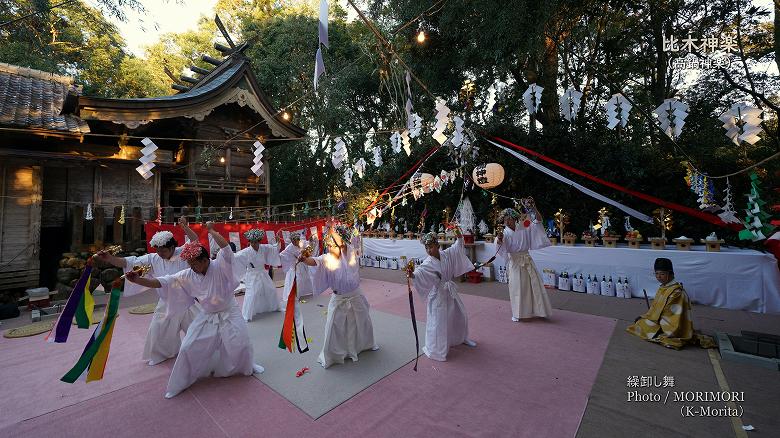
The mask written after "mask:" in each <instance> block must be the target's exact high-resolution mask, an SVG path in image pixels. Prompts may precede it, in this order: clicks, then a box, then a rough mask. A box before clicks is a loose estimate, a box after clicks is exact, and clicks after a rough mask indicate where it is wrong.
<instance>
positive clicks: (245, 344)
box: [158, 246, 254, 395]
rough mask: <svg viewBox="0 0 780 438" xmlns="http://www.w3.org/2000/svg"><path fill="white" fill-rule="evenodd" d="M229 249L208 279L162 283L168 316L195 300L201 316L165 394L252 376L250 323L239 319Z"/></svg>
mask: <svg viewBox="0 0 780 438" xmlns="http://www.w3.org/2000/svg"><path fill="white" fill-rule="evenodd" d="M233 257H234V255H233V251H232V250H231V249H230V247H229V246H226V247H225V248H222V249H220V250H219V252H218V253H217V258H216V260H212V261H211V262H210V263H209V266H208V269H207V270H206V274H205V275H201V274H198V273H196V272H195V271H193V270H192V269H187V270H185V271H181V272H179V273H177V274H174V275H168V276H165V277H160V278H158V280H159V281H160V283H161V284H162V287H161V288H160V289H158V292H159V293H160V296H163V297H166V299H167V301H168V313H172V314H176V313H178V312H180V311H183V310H185V309H186V308H187V303H188V302H189V303H191V302H194V301H195V300H197V301H198V302H199V303H200V306H201V308H202V309H203V311H202V312H201V313H200V314H199V315H198V316H196V317H195V320H194V321H193V322H192V324H191V325H190V328H189V330H187V334H186V335H185V336H184V339H183V340H182V344H181V350H180V351H179V356H178V357H177V358H176V362H175V363H174V364H173V371H172V372H171V377H170V379H169V380H168V389H167V391H166V393H169V394H173V395H175V394H178V393H180V392H181V391H184V390H185V389H187V388H188V387H189V386H190V385H192V384H193V383H195V381H196V380H197V379H199V378H201V377H206V376H208V375H209V374H211V373H212V372H213V373H214V376H215V377H227V376H231V375H235V374H242V375H246V376H249V375H252V365H253V360H254V359H253V357H254V351H253V349H252V344H250V343H249V332H248V330H247V324H246V321H244V319H243V318H242V317H241V312H240V311H239V309H238V303H237V302H236V299H235V297H234V296H233V291H235V290H236V287H237V286H238V280H236V278H235V275H234V273H233V261H234V259H233Z"/></svg>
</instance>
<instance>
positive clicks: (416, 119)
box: [409, 113, 422, 138]
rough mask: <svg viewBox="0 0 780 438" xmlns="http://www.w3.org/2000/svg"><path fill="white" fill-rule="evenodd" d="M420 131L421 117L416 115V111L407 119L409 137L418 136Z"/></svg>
mask: <svg viewBox="0 0 780 438" xmlns="http://www.w3.org/2000/svg"><path fill="white" fill-rule="evenodd" d="M420 131H422V117H420V116H418V115H417V114H416V113H412V116H411V119H410V121H409V137H412V138H417V137H419V136H420Z"/></svg>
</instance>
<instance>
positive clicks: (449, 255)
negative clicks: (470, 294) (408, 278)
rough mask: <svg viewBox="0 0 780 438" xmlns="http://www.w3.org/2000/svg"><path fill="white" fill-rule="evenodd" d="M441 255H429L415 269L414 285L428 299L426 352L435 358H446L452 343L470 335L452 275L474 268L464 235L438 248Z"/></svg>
mask: <svg viewBox="0 0 780 438" xmlns="http://www.w3.org/2000/svg"><path fill="white" fill-rule="evenodd" d="M439 257H440V258H439V259H437V258H435V257H431V256H428V257H427V258H426V259H425V260H424V261H423V263H422V264H421V265H420V266H418V267H417V268H415V270H414V279H413V283H414V288H415V289H417V292H418V293H419V294H420V295H421V296H422V297H423V298H425V297H426V296H427V299H428V306H427V308H428V312H427V322H426V324H425V347H424V348H423V352H424V353H425V355H426V356H428V357H429V358H431V359H433V360H438V361H442V362H444V361H446V360H447V352H448V351H449V349H450V347H452V346H455V345H460V344H462V343H464V342H466V340H467V339H468V334H469V325H468V318H467V317H466V308H465V307H464V306H463V301H461V299H460V296H458V291H457V288H456V287H455V283H454V282H453V281H452V279H453V278H455V277H459V276H461V275H463V274H465V273H466V272H469V271H472V270H474V265H473V264H472V263H471V261H470V260H469V259H468V257H466V253H465V251H464V248H463V238H462V237H461V238H459V239H458V240H457V241H456V242H455V244H453V245H452V246H451V247H449V248H447V249H445V250H440V251H439Z"/></svg>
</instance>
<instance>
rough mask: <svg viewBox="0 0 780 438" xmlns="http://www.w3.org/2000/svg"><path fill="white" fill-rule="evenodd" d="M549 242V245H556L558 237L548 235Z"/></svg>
mask: <svg viewBox="0 0 780 438" xmlns="http://www.w3.org/2000/svg"><path fill="white" fill-rule="evenodd" d="M550 244H551V245H553V246H554V245H557V244H558V238H557V237H550Z"/></svg>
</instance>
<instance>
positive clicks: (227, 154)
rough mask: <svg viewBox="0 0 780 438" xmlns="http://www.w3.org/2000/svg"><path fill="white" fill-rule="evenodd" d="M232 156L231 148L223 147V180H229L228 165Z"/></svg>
mask: <svg viewBox="0 0 780 438" xmlns="http://www.w3.org/2000/svg"><path fill="white" fill-rule="evenodd" d="M232 158H233V149H231V148H226V149H225V181H230V166H231V162H232Z"/></svg>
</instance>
